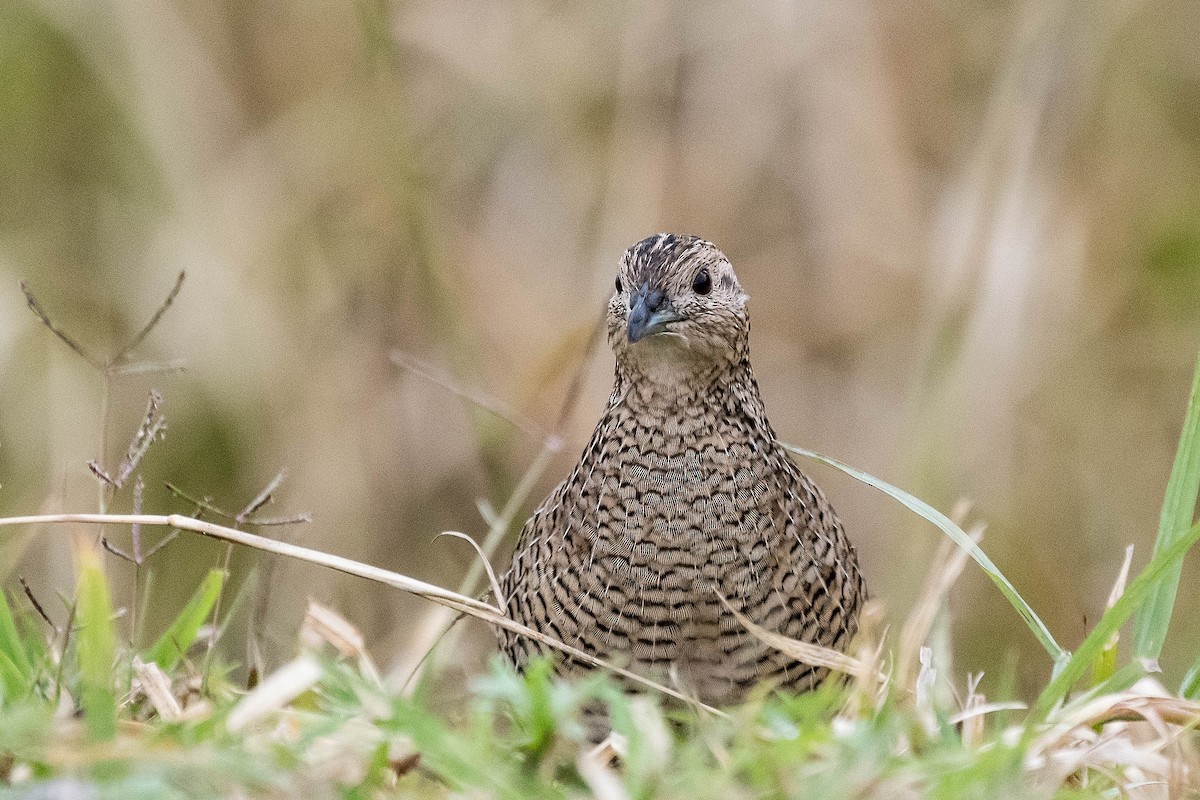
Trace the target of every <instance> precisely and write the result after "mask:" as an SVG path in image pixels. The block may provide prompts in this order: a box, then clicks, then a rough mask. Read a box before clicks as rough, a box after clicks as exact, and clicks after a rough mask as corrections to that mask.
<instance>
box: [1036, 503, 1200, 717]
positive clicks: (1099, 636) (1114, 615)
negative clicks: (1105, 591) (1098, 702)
mask: <svg viewBox="0 0 1200 800" xmlns="http://www.w3.org/2000/svg"><path fill="white" fill-rule="evenodd" d="M1197 541H1200V524H1198V525H1193V526H1192V527H1191V528H1190V529H1189V530H1188V531H1187V533H1186V534H1185V535H1184V536H1183V537H1182V538H1179V539H1176V540H1175V541H1174V542H1172V543H1171V544H1170V545H1168V546H1167V548H1166V549H1165V550H1163V551H1162V552H1160V553H1158V554H1157V555H1155V556H1154V558H1152V559H1151V560H1150V563H1149V564H1147V565H1146V568H1145V569H1143V570H1142V571H1141V574H1139V575H1138V576H1137V577H1136V578H1134V579H1133V581H1131V582H1130V584H1129V586H1128V587H1126V589H1125V593H1124V594H1123V595H1121V597H1120V599H1119V600H1117V602H1116V603H1114V604H1113V606H1112V608H1110V609H1109V610H1108V611H1106V612H1104V615H1103V616H1102V617H1100V619H1099V621H1098V622H1097V623H1096V627H1094V628H1092V630H1091V632H1090V633H1089V634H1088V635H1087V638H1086V639H1084V640H1083V644H1081V645H1079V649H1078V650H1076V651H1075V654H1074V655H1073V656H1071V659H1070V660H1069V661H1068V662H1067V663H1066V665H1065V666H1064V667H1063V668H1062V669H1060V670H1058V673H1057V674H1056V675H1055V676H1054V678H1053V679H1052V680H1051V681H1050V684H1049V685H1048V686H1047V687H1046V688H1045V689H1044V690H1043V691H1042V693H1041V695H1040V696H1039V697H1038V699H1037V702H1036V703H1034V706H1033V711H1032V712H1031V716H1032V717H1033V719H1034V721H1040V720H1043V719H1045V718H1046V716H1047V715H1049V713H1050V712H1051V710H1053V708H1054V706H1055V705H1056V704H1057V703H1058V702H1059V701H1060V700H1061V699H1062V698H1064V697H1066V695H1067V692H1069V691H1070V690H1071V687H1072V686H1074V685H1075V682H1076V681H1077V680H1079V678H1080V677H1081V676H1082V675H1083V674H1084V672H1086V671H1087V668H1088V665H1089V664H1091V663H1092V662H1093V661H1095V659H1096V657H1097V656H1099V655H1100V652H1101V651H1102V650H1103V649H1104V648H1105V647H1106V646H1107V644H1108V641H1109V638H1110V637H1111V636H1112V635H1113V634H1114V633H1115V632H1116V631H1117V630H1118V629H1119V628H1120V627H1121V625H1123V624H1124V622H1125V620H1127V619H1129V617H1130V616H1131V615H1132V614H1133V612H1134V611H1136V610H1137V609H1139V608H1141V607H1142V604H1143V603H1144V602H1145V601H1146V598H1147V597H1148V596H1149V595H1150V594H1151V592H1153V591H1154V589H1155V588H1156V587H1157V586H1159V585H1161V581H1162V576H1163V575H1164V574H1165V573H1167V572H1168V571H1169V570H1170V569H1171V567H1172V566H1174V565H1175V564H1177V563H1178V562H1179V560H1180V559H1182V558H1183V556H1184V554H1185V553H1187V551H1188V549H1189V548H1190V547H1191V546H1192V545H1194V544H1195V543H1196V542H1197ZM1143 663H1145V660H1143ZM1139 667H1141V665H1139ZM1143 668H1144V667H1143Z"/></svg>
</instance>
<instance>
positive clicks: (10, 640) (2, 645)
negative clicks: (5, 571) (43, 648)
mask: <svg viewBox="0 0 1200 800" xmlns="http://www.w3.org/2000/svg"><path fill="white" fill-rule="evenodd" d="M0 657H3V658H4V659H5V660H6V661H7V662H8V664H7V665H6V666H5V667H4V669H3V670H0V685H3V686H4V693H5V695H6V696H7V697H12V696H14V695H16V694H18V693H20V692H21V691H23V690H24V689H25V688H26V687H28V686H29V681H30V680H31V678H32V675H33V662H32V660H31V659H30V658H29V653H28V652H27V651H26V650H25V642H24V641H23V640H22V639H21V635H20V634H19V633H17V625H16V623H15V622H14V621H13V615H12V608H11V607H10V606H9V604H8V597H7V596H6V595H5V594H4V592H2V591H0Z"/></svg>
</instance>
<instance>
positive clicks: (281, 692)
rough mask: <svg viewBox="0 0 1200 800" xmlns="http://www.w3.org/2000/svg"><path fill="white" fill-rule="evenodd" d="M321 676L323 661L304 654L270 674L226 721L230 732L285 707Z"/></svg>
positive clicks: (243, 727)
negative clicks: (320, 662) (319, 661)
mask: <svg viewBox="0 0 1200 800" xmlns="http://www.w3.org/2000/svg"><path fill="white" fill-rule="evenodd" d="M320 679H321V665H320V664H318V663H317V660H316V659H315V658H312V657H311V656H301V657H300V658H297V659H296V660H295V661H292V662H291V663H289V664H285V665H284V666H282V667H280V668H279V669H277V670H275V671H274V672H272V673H271V674H270V675H268V676H267V678H266V679H265V680H263V682H262V683H260V684H259V685H258V686H256V687H254V689H253V690H252V691H251V692H250V693H249V694H247V695H246V696H245V697H243V698H242V700H241V702H239V703H238V704H237V705H236V706H234V707H233V710H232V711H230V712H229V717H228V719H226V721H225V727H226V728H227V729H228V730H229V732H230V733H237V732H239V731H243V730H245V729H246V728H248V727H250V726H251V725H254V724H255V723H257V722H261V721H262V720H264V719H266V718H268V717H269V716H271V715H272V714H274V713H275V712H277V711H280V710H282V709H283V708H284V707H285V706H286V705H287V704H288V703H290V702H292V701H293V700H295V699H296V698H297V697H299V696H300V695H302V694H304V693H305V692H307V691H308V690H309V689H311V688H312V687H313V686H316V684H317V681H319V680H320Z"/></svg>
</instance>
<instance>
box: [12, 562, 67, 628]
mask: <svg viewBox="0 0 1200 800" xmlns="http://www.w3.org/2000/svg"><path fill="white" fill-rule="evenodd" d="M17 581H18V582H20V584H21V588H22V589H23V590H24V591H25V596H26V597H27V598H29V604H30V605H32V606H33V610H34V611H36V612H37V613H38V616H39V617H41V618H42V619H43V620H45V622H46V624H47V625H49V626H50V630H52V631H54V634H55V635H56V636H57V635H58V634H59V633H61V632H62V631H60V630H59V629H58V626H57V625H55V624H54V621H53V620H52V619H50V615H49V614H47V613H46V609H44V608H42V604H41V603H39V602H38V599H37V598H36V597H34V596H33V589H30V588H29V584H28V583H27V582H26V580H25V576H24V575H18V576H17Z"/></svg>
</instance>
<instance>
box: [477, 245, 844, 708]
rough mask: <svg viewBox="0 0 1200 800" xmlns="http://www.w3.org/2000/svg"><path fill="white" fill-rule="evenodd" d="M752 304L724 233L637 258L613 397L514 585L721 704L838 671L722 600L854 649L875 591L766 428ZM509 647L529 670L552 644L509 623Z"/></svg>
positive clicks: (619, 300) (584, 640) (625, 280)
mask: <svg viewBox="0 0 1200 800" xmlns="http://www.w3.org/2000/svg"><path fill="white" fill-rule="evenodd" d="M701 273H703V274H701ZM745 304H746V296H745V294H744V293H743V292H742V289H741V286H740V285H739V283H738V281H737V277H736V276H735V275H734V273H733V269H732V267H731V266H730V265H729V262H728V261H727V260H726V259H725V257H724V255H723V254H722V253H721V252H720V251H719V250H718V249H717V248H716V247H715V246H713V245H712V244H711V243H709V242H706V241H704V240H702V239H696V238H694V237H686V236H677V235H673V234H661V235H659V236H655V237H651V238H649V239H646V240H644V241H642V242H639V243H638V244H636V245H634V246H633V247H632V248H630V249H629V250H628V251H627V252H626V254H625V257H624V258H623V260H622V263H621V271H620V274H619V277H618V280H617V291H616V292H615V294H614V296H613V298H612V301H611V302H610V304H609V314H608V338H609V341H610V343H611V344H612V346H613V350H614V352H615V354H616V360H617V366H616V380H615V383H614V386H613V391H612V395H611V396H610V398H609V401H608V404H607V406H606V408H605V410H604V414H603V415H602V416H601V418H600V421H599V423H597V425H596V429H595V432H594V433H593V434H592V438H591V440H590V441H589V442H588V445H587V447H586V448H585V449H584V452H583V455H582V457H581V458H580V460H579V462H578V463H577V464H576V465H575V468H574V469H573V470H572V471H571V474H570V475H569V476H568V477H567V479H566V480H564V481H563V482H562V483H561V484H559V485H558V487H557V488H555V489H554V491H553V492H552V493H551V494H550V496H549V497H548V498H547V499H546V500H545V502H544V503H543V504H542V505H541V507H539V508H538V509H537V511H536V512H534V514H533V516H532V517H531V518H530V519H529V521H528V522H527V523H526V524H525V526H524V529H523V530H522V531H521V535H520V539H519V541H518V543H517V548H516V552H515V555H514V556H513V561H512V567H511V569H509V570H508V572H507V573H506V574H505V575H504V576H503V578H502V579H501V590H502V591H503V593H504V595H505V600H506V602H507V610H508V613H509V614H510V615H511V616H512V617H513V618H515V619H517V620H519V621H521V622H523V623H525V624H526V625H529V626H531V627H533V628H536V629H538V630H540V631H543V632H545V633H547V634H549V635H552V636H554V637H557V638H559V639H561V640H562V641H564V642H567V643H568V644H571V645H574V646H576V647H578V648H581V649H583V650H585V651H587V652H589V653H592V654H594V655H597V656H599V657H602V658H605V659H610V660H612V661H614V662H617V663H620V664H624V665H626V666H628V667H629V668H630V669H632V670H634V671H636V672H639V673H641V674H644V675H647V676H649V677H655V678H658V679H660V680H673V681H676V682H679V683H681V684H682V685H683V686H684V687H685V688H686V689H688V690H689V691H692V692H694V693H695V694H696V696H698V697H699V698H700V699H701V700H703V701H705V702H708V703H712V704H724V703H730V702H736V701H738V700H739V699H741V698H742V697H743V696H744V694H745V693H746V691H747V690H748V689H749V688H750V687H752V686H753V685H755V684H757V683H759V682H761V681H771V682H774V683H775V684H776V685H778V686H780V687H782V688H785V689H792V690H802V689H809V688H812V687H813V686H815V685H816V683H817V682H819V681H820V680H821V679H822V678H823V677H824V671H823V670H821V669H817V668H814V667H811V666H808V665H805V664H800V663H797V662H796V661H794V660H792V659H790V658H788V657H787V656H785V655H784V654H782V653H781V652H779V651H778V650H775V649H774V648H771V647H769V646H768V645H766V644H764V643H763V642H761V641H760V640H758V639H757V638H755V637H754V636H753V635H751V634H750V633H748V632H747V631H746V630H745V629H744V628H743V626H742V625H741V624H740V623H739V622H738V621H737V619H736V618H735V617H734V616H733V615H732V614H730V613H729V612H728V610H727V609H726V608H725V607H724V606H723V604H722V601H721V597H724V598H725V599H726V600H728V601H729V603H730V604H732V605H733V607H735V608H737V609H738V610H739V611H741V612H742V613H743V614H745V615H746V616H748V617H749V618H750V619H752V620H754V621H755V622H757V623H758V624H759V625H761V626H763V627H765V628H768V629H770V630H773V631H777V632H779V633H782V634H784V635H786V636H790V637H793V638H797V639H801V640H803V641H807V642H813V643H817V644H821V645H825V646H827V647H833V648H839V649H841V648H844V647H845V646H846V644H847V643H848V641H849V639H850V637H852V636H853V634H854V632H855V630H856V628H857V616H858V611H859V607H860V605H861V603H862V602H863V600H864V598H865V589H864V585H863V581H862V577H861V575H860V573H859V568H858V562H857V558H856V555H855V552H854V548H853V547H852V546H851V544H850V542H849V541H848V539H847V538H846V535H845V532H844V531H843V530H842V525H841V523H840V522H839V520H838V517H837V515H836V514H835V513H834V511H833V509H832V508H831V507H830V505H829V502H828V501H827V500H826V499H825V496H824V495H823V494H822V492H821V490H820V489H819V488H818V487H817V486H816V485H815V484H814V483H813V482H812V481H811V480H810V479H809V478H808V477H807V476H806V475H805V474H804V473H803V472H801V471H800V469H799V468H798V467H797V466H796V465H795V464H794V463H793V462H792V460H791V459H790V458H789V457H788V455H787V454H786V453H785V452H784V451H783V449H782V448H781V447H780V446H779V445H778V444H777V442H776V440H775V434H774V431H773V430H772V429H771V424H770V423H769V422H768V421H767V417H766V413H765V411H764V409H763V404H762V399H761V397H760V395H759V390H758V385H757V383H756V382H755V380H754V375H753V372H752V370H751V367H750V359H749V320H748V317H747V315H746V310H745ZM502 645H503V648H504V650H505V652H506V653H507V654H508V655H509V657H510V658H512V660H513V661H514V662H515V663H516V664H518V665H522V664H524V663H526V662H527V660H528V659H529V658H530V657H531V656H532V655H534V654H535V653H538V652H540V646H539V645H537V644H536V643H535V642H532V641H529V640H527V639H524V638H522V637H519V636H515V635H512V634H509V633H504V634H502ZM559 669H560V671H561V672H567V673H569V672H582V671H585V670H586V669H587V667H585V666H583V665H580V664H576V663H573V662H571V661H570V660H569V659H566V660H562V661H560V662H559Z"/></svg>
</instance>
